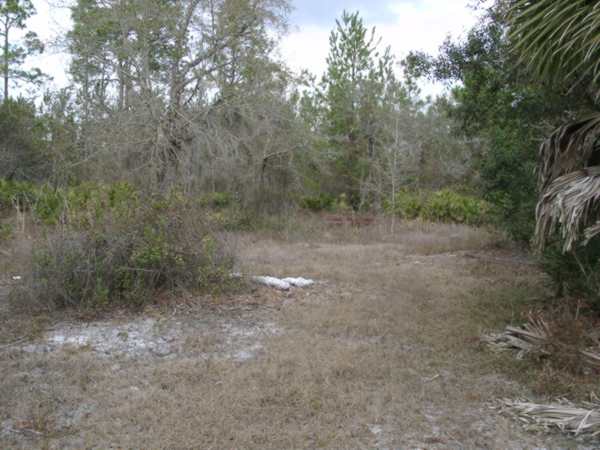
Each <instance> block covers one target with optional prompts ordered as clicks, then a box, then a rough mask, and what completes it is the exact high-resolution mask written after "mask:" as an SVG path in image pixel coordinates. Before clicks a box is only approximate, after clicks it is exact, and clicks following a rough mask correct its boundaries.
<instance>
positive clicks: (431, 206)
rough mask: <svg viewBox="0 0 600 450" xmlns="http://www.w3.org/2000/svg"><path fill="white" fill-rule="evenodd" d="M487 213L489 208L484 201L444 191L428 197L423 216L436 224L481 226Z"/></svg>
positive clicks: (447, 190)
mask: <svg viewBox="0 0 600 450" xmlns="http://www.w3.org/2000/svg"><path fill="white" fill-rule="evenodd" d="M487 212H488V207H487V205H486V203H485V202H484V201H483V200H480V199H478V198H476V197H471V196H468V195H461V194H457V193H456V192H453V191H451V190H449V189H443V190H441V191H437V192H434V193H433V194H431V195H430V196H429V197H428V199H427V201H426V202H425V205H424V206H423V211H422V216H423V218H424V219H427V220H431V221H436V222H455V223H466V224H468V225H479V224H481V223H483V222H484V220H485V217H486V214H487Z"/></svg>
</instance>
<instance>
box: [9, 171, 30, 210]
mask: <svg viewBox="0 0 600 450" xmlns="http://www.w3.org/2000/svg"><path fill="white" fill-rule="evenodd" d="M34 197H35V187H34V185H33V184H31V183H28V182H26V181H12V180H5V179H2V178H0V210H5V209H10V208H13V207H14V205H15V204H18V205H21V206H23V205H28V204H29V203H31V201H32V199H33V198H34Z"/></svg>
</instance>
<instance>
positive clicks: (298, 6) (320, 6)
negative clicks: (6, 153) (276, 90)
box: [29, 0, 476, 92]
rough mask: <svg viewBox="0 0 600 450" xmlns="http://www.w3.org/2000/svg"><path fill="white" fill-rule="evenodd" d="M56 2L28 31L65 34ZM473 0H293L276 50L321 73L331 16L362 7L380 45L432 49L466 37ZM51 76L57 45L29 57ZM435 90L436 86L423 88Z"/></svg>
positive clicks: (60, 76) (42, 7) (58, 58)
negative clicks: (448, 38) (448, 39)
mask: <svg viewBox="0 0 600 450" xmlns="http://www.w3.org/2000/svg"><path fill="white" fill-rule="evenodd" d="M49 1H50V2H52V3H53V4H54V3H55V2H56V0H34V4H35V5H36V8H37V11H38V14H37V15H36V16H34V17H32V18H31V19H30V21H29V25H30V29H32V30H33V31H36V32H37V33H38V35H40V36H41V37H42V39H44V40H53V39H55V38H56V37H57V36H60V35H63V34H64V33H65V32H66V31H67V30H68V29H69V27H70V13H69V11H68V9H66V8H62V9H61V8H58V7H56V6H52V7H51V6H50V5H49ZM471 3H472V0H349V1H344V0H293V1H292V4H293V7H294V11H293V12H292V15H291V17H290V23H291V29H290V32H289V34H288V35H287V36H286V37H285V38H284V39H283V41H282V43H281V46H280V53H281V56H282V57H283V58H284V60H285V61H286V62H287V64H288V65H289V66H290V67H291V68H292V69H294V70H301V69H308V70H310V71H311V72H313V73H315V74H317V75H320V74H322V73H323V71H324V69H325V58H326V56H327V52H328V45H329V41H328V38H329V33H330V31H331V29H332V28H333V27H334V25H335V19H336V18H337V17H339V16H340V15H341V12H342V11H343V10H344V9H346V10H349V11H357V10H358V11H360V13H361V16H362V17H363V19H364V21H365V23H366V25H367V26H368V27H372V26H375V27H376V29H377V34H378V35H379V36H380V37H381V38H382V44H383V45H384V46H387V45H389V46H391V47H392V51H393V53H394V54H395V55H396V57H397V59H401V58H402V57H403V56H404V55H406V53H407V52H408V51H410V50H424V51H427V52H429V53H435V52H436V50H437V49H438V47H439V45H440V44H441V43H442V41H443V40H444V38H445V37H446V36H447V35H449V34H450V35H452V36H454V37H458V36H461V35H464V33H465V31H466V30H468V29H469V28H470V27H471V26H472V25H473V24H474V23H475V21H476V13H475V12H474V11H473V10H472V9H471V8H470V7H469V4H471ZM31 63H35V64H36V65H37V66H39V67H40V68H41V69H42V70H43V71H45V72H46V73H49V74H51V75H52V76H53V77H54V80H55V81H54V85H55V86H57V87H61V86H64V85H66V84H67V81H68V80H67V76H66V69H67V66H68V58H67V57H66V55H64V54H61V53H60V51H58V50H56V49H54V50H53V49H52V48H49V50H48V53H47V54H46V55H45V56H43V57H41V58H40V59H37V60H36V61H31ZM424 89H425V91H429V92H436V91H439V88H435V87H431V86H428V87H425V88H424Z"/></svg>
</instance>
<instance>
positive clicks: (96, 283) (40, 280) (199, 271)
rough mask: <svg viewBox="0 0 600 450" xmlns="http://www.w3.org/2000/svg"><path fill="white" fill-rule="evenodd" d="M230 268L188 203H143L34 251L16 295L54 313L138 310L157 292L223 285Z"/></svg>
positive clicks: (50, 239)
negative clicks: (74, 309) (109, 307)
mask: <svg viewBox="0 0 600 450" xmlns="http://www.w3.org/2000/svg"><path fill="white" fill-rule="evenodd" d="M231 267H232V257H231V256H230V255H228V254H227V253H226V252H225V251H224V246H223V244H222V242H221V241H220V240H219V239H218V238H217V237H216V236H215V235H213V234H212V233H211V232H209V230H208V228H207V227H205V226H203V224H202V220H201V217H200V216H199V211H198V210H196V209H194V208H192V207H190V206H189V204H187V203H185V202H177V203H175V202H170V201H166V202H163V203H159V202H156V201H155V202H151V201H147V202H144V206H139V207H137V208H135V209H134V211H132V212H131V213H130V214H129V215H122V214H117V213H115V212H110V213H109V214H106V215H105V216H104V217H103V218H102V219H101V220H100V221H99V222H98V223H96V224H95V225H94V227H90V228H87V229H80V230H77V229H74V228H72V227H70V228H68V229H67V230H66V231H63V232H62V233H60V234H57V235H54V236H49V237H48V238H46V239H44V240H43V242H41V243H40V244H39V245H38V246H37V249H36V250H35V251H34V254H33V258H32V262H31V272H30V273H29V274H28V275H27V276H26V277H25V278H26V283H25V286H24V287H22V288H21V289H20V290H19V291H17V292H15V295H16V296H17V297H20V298H25V299H29V300H34V301H36V303H37V304H44V305H48V306H53V307H67V306H74V307H84V308H86V307H103V306H107V305H109V304H114V303H119V304H128V305H140V304H143V303H145V302H148V301H151V300H152V299H153V298H155V296H156V294H157V293H158V292H161V291H162V292H169V291H174V290H177V289H190V290H198V289H206V288H210V287H216V286H219V285H221V284H222V283H223V282H224V281H225V280H226V279H228V274H229V273H230V269H231Z"/></svg>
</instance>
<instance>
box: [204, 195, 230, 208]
mask: <svg viewBox="0 0 600 450" xmlns="http://www.w3.org/2000/svg"><path fill="white" fill-rule="evenodd" d="M233 203H234V199H233V195H232V194H231V193H229V192H210V193H208V194H204V195H202V196H201V197H200V205H201V206H205V207H210V208H213V209H222V208H227V207H229V206H232V205H233Z"/></svg>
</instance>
